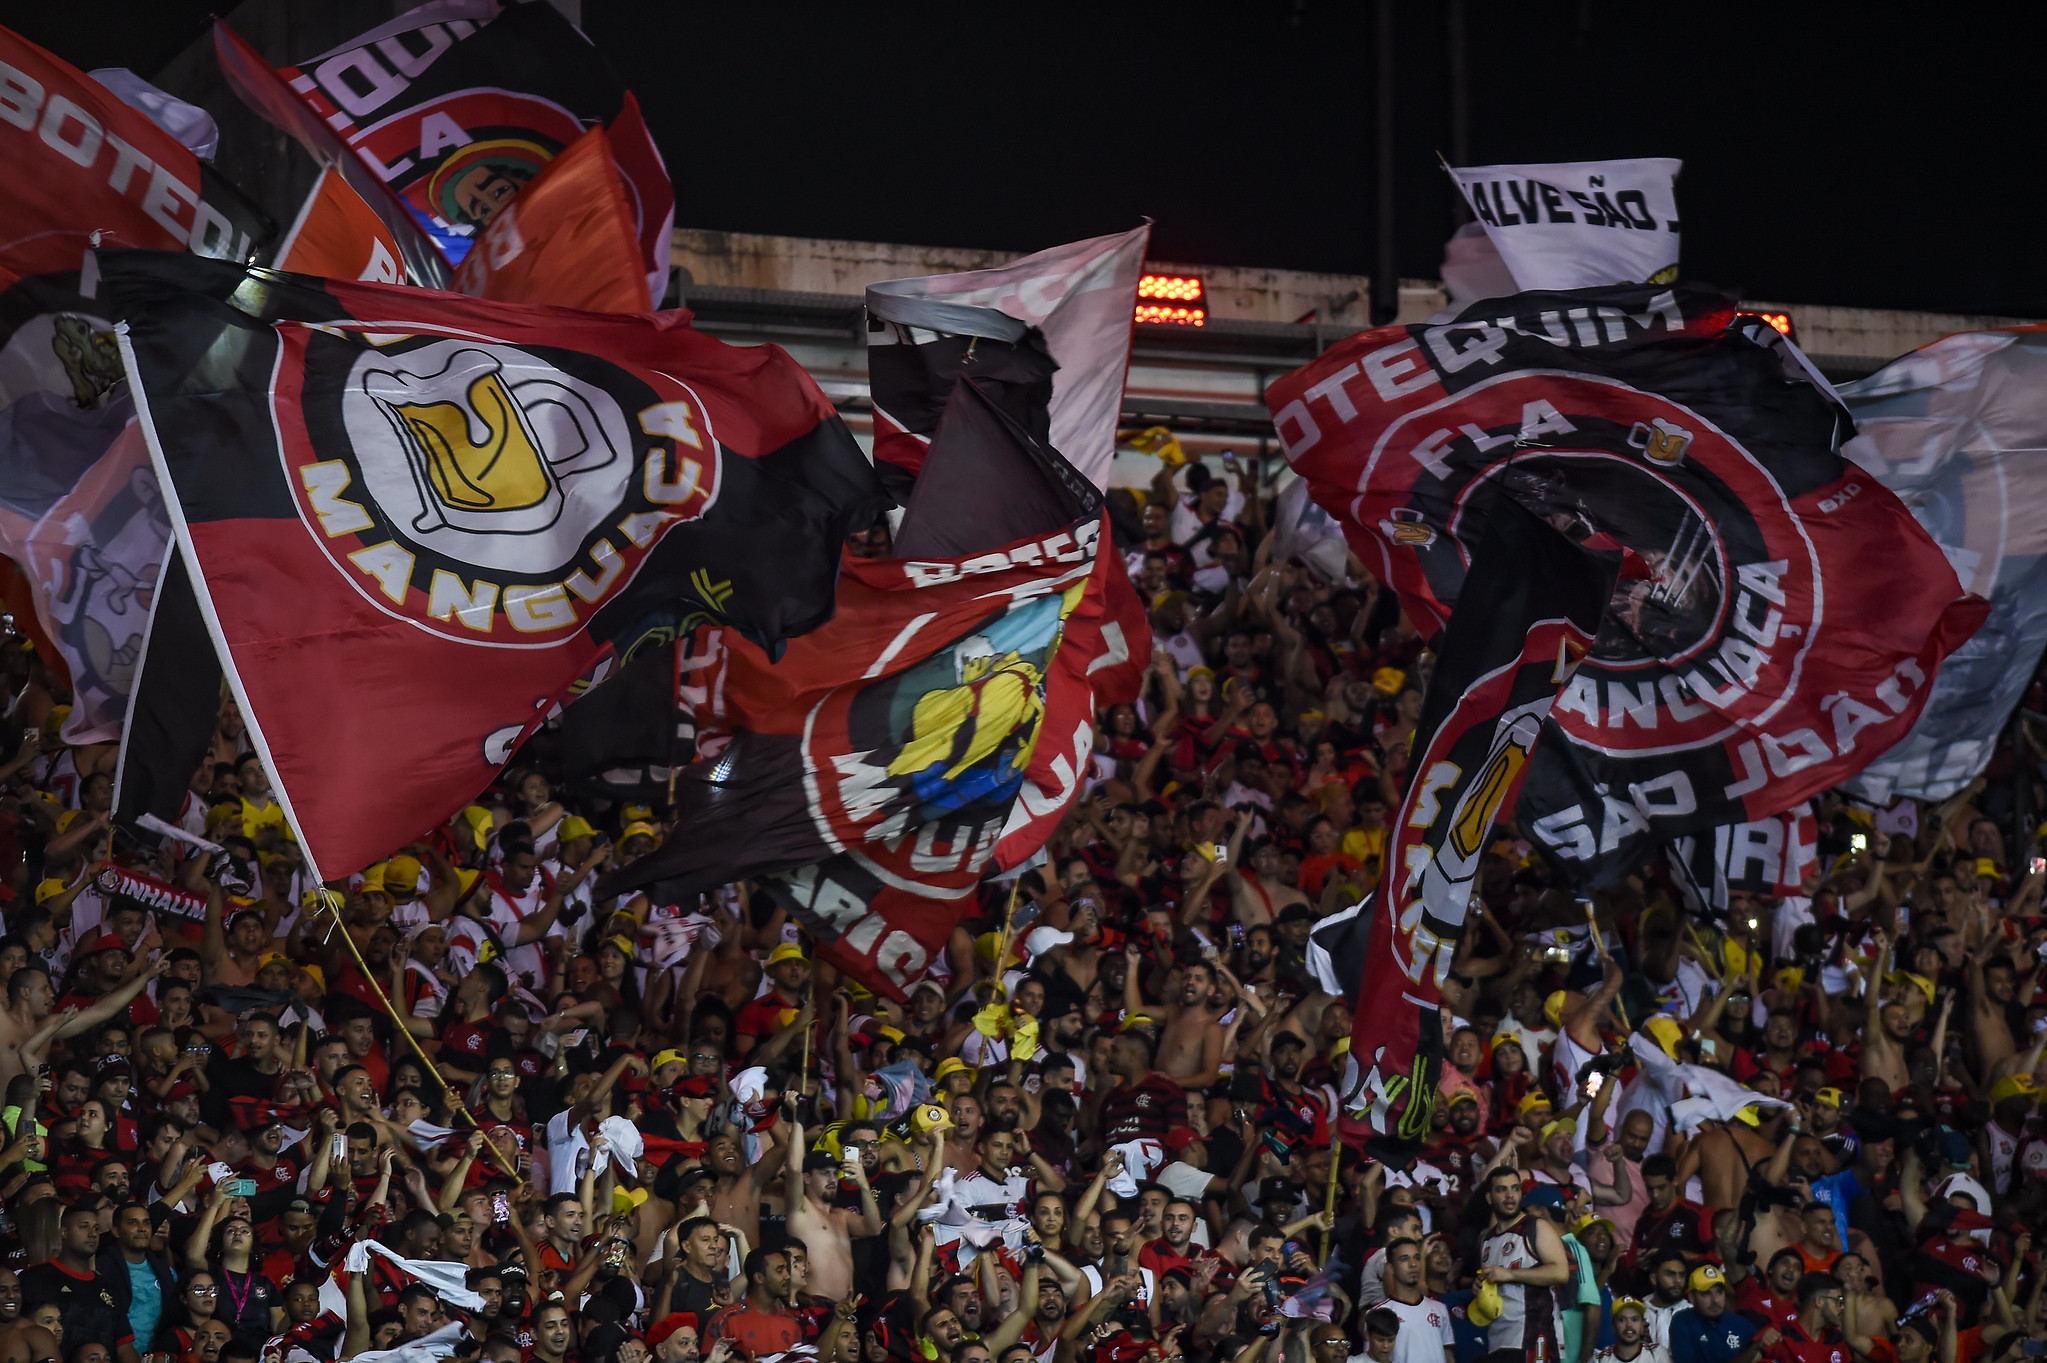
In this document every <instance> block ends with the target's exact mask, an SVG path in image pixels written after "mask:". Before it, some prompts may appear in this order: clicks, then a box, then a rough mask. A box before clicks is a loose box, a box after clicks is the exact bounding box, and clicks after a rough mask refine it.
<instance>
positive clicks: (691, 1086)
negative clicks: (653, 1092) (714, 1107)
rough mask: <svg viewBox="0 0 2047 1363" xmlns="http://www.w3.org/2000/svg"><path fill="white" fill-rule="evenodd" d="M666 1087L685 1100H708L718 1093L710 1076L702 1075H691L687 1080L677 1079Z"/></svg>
mask: <svg viewBox="0 0 2047 1363" xmlns="http://www.w3.org/2000/svg"><path fill="white" fill-rule="evenodd" d="M668 1087H669V1088H670V1089H671V1090H672V1091H674V1092H676V1093H679V1094H681V1095H682V1096H683V1097H685V1098H709V1097H710V1096H711V1095H712V1094H714V1093H716V1092H717V1091H718V1088H717V1085H715V1084H713V1083H712V1082H711V1079H710V1076H709V1075H704V1074H693V1075H691V1076H690V1077H689V1078H687V1079H679V1080H677V1081H676V1082H675V1083H673V1084H670V1085H669V1086H668Z"/></svg>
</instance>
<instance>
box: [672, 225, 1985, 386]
mask: <svg viewBox="0 0 2047 1363" xmlns="http://www.w3.org/2000/svg"><path fill="white" fill-rule="evenodd" d="M1012 258H1013V257H1012V255H1011V253H1009V252H1007V251H978V250H970V249H966V248H962V247H940V246H905V245H897V244H893V243H889V242H875V241H823V240H816V239H812V238H805V237H773V236H763V235H760V234H757V233H750V232H714V231H707V230H705V229H702V228H690V227H678V228H677V229H675V263H676V264H677V265H679V266H681V267H682V268H683V269H685V270H687V271H688V274H687V275H686V276H685V277H684V282H685V283H696V284H715V285H731V286H737V287H742V288H755V289H774V290H779V291H786V292H792V293H822V294H839V295H842V296H846V297H854V298H857V297H859V296H860V294H861V293H862V292H863V291H864V290H865V288H866V286H867V285H869V284H871V283H875V282H877V281H880V280H884V279H904V278H909V277H911V276H915V275H926V274H944V273H949V272H951V271H955V270H982V269H987V268H988V267H990V266H993V265H1000V264H1002V263H1003V262H1004V261H1007V260H1010V259H1012ZM1153 263H1154V265H1155V266H1156V268H1158V269H1159V270H1161V271H1163V272H1175V273H1186V274H1198V275H1200V276H1201V278H1202V280H1203V282H1204V284H1205V285H1206V287H1207V291H1208V297H1209V315H1210V316H1211V317H1214V318H1217V319H1228V320H1233V321H1244V322H1281V323H1285V322H1299V321H1306V320H1309V319H1308V314H1309V313H1311V312H1313V313H1317V314H1319V316H1318V317H1317V318H1316V319H1315V320H1319V321H1320V322H1321V323H1323V324H1324V325H1325V326H1337V327H1359V328H1362V327H1364V326H1366V325H1367V324H1368V319H1367V300H1368V299H1369V297H1370V295H1371V287H1372V285H1371V280H1370V278H1369V277H1367V276H1365V275H1340V274H1318V273H1315V272H1313V271H1309V270H1278V269H1261V268H1258V267H1255V266H1243V265H1175V264H1172V263H1170V262H1166V261H1157V262H1153ZM1444 303H1445V299H1444V294H1443V291H1442V287H1441V286H1440V285H1439V284H1437V283H1435V282H1434V281H1433V280H1413V279H1403V280H1401V281H1400V317H1399V320H1400V321H1402V322H1419V321H1422V320H1425V319H1426V318H1427V317H1429V316H1430V314H1432V313H1434V312H1437V311H1438V310H1440V309H1441V308H1442V307H1443V306H1444ZM1745 306H1747V307H1750V308H1753V309H1755V310H1757V311H1767V312H1787V313H1789V314H1791V317H1792V319H1793V321H1794V322H1795V323H1796V325H1797V328H1798V341H1799V345H1800V346H1801V347H1803V348H1804V350H1805V351H1806V353H1808V354H1810V355H1812V356H1814V357H1816V358H1820V359H1822V361H1823V362H1828V361H1832V362H1842V361H1847V362H1849V366H1848V367H1849V368H1851V369H1852V368H1863V367H1866V368H1868V369H1875V368H1876V367H1877V366H1879V365H1881V364H1883V363H1884V362H1886V361H1888V360H1890V359H1892V358H1893V357H1895V356H1898V355H1902V354H1904V353H1905V352H1906V351H1908V350H1914V349H1917V348H1918V347H1919V346H1922V345H1925V344H1927V343H1928V342H1931V341H1935V340H1938V339H1939V338H1941V337H1942V336H1946V335H1948V334H1950V333H1952V332H1957V331H1978V330H1982V329H1984V328H1988V327H2000V326H2013V325H2021V324H2022V319H2018V318H2009V317H1987V316H1965V315H1963V314H1959V313H1934V312H1899V311H1892V310H1883V309H1874V308H1840V307H1829V306H1826V305H1823V304H1807V303H1777V302H1749V303H1746V304H1745Z"/></svg>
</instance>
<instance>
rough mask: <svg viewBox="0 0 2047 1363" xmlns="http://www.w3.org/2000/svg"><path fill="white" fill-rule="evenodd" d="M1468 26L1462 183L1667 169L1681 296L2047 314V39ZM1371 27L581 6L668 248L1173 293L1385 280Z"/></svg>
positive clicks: (1421, 66)
mask: <svg viewBox="0 0 2047 1363" xmlns="http://www.w3.org/2000/svg"><path fill="white" fill-rule="evenodd" d="M309 2H310V0H309ZM215 7H219V8H223V9H225V8H228V6H226V5H224V4H222V5H217V6H216V5H210V4H207V3H203V2H202V3H192V2H191V0H151V2H150V3H149V4H147V5H142V4H129V5H122V6H119V7H118V9H119V10H120V11H123V12H122V13H120V14H119V15H118V16H116V15H115V14H114V13H112V12H110V11H109V9H108V8H107V7H104V6H94V5H59V4H43V5H39V6H37V7H36V9H35V12H34V13H33V14H24V13H20V12H10V13H7V14H5V16H4V21H5V22H6V23H8V24H9V25H11V26H13V27H15V28H16V29H17V30H18V31H20V32H22V33H24V34H25V35H26V36H28V37H30V38H31V39H33V40H35V41H37V42H40V43H42V44H44V45H45V46H47V47H50V48H52V49H53V50H55V51H56V52H57V53H58V54H59V55H60V56H63V57H65V58H67V59H68V60H70V61H73V62H75V63H77V64H78V65H80V66H84V67H93V66H108V65H127V66H131V67H133V68H135V69H136V70H137V71H139V72H142V73H143V74H145V75H147V74H150V73H152V72H154V71H155V70H156V69H157V68H158V67H159V66H161V65H162V64H163V63H164V62H165V61H167V60H168V59H169V58H170V57H171V56H173V55H174V54H175V53H177V52H178V51H179V50H180V49H181V48H182V47H184V46H185V45H186V44H187V43H189V42H191V41H193V40H195V39H197V38H199V37H201V36H203V34H204V32H205V25H206V16H207V13H208V12H209V10H210V9H212V8H215ZM8 8H9V10H10V11H20V10H22V9H24V8H25V7H24V6H10V7H8ZM1397 9H1398V16H1397V18H1398V22H1397V25H1396V32H1395V45H1396V48H1397V49H1398V53H1399V62H1398V68H1397V69H1398V74H1397V77H1396V91H1397V101H1398V102H1397V112H1396V115H1395V138H1396V162H1397V164H1396V189H1397V199H1398V211H1399V225H1398V229H1397V231H1396V233H1395V243H1396V248H1397V258H1398V261H1399V266H1400V272H1401V273H1402V274H1403V275H1405V276H1409V277H1424V278H1433V277H1435V276H1436V275H1437V274H1438V273H1439V261H1440V253H1441V246H1442V241H1443V238H1444V237H1445V236H1447V235H1448V233H1449V232H1450V230H1451V229H1452V228H1453V227H1454V226H1455V224H1456V221H1457V219H1456V217H1455V216H1454V213H1455V207H1456V203H1455V199H1454V191H1453V190H1452V189H1451V188H1450V186H1449V183H1448V181H1447V179H1446V177H1444V176H1443V175H1442V173H1441V172H1440V171H1439V170H1438V169H1437V168H1436V160H1435V156H1436V152H1437V150H1439V149H1440V150H1441V151H1443V152H1445V153H1446V154H1447V153H1449V152H1450V151H1451V150H1452V147H1451V130H1450V97H1449V85H1448V79H1447V71H1448V62H1447V50H1448V44H1447V36H1446V35H1447V31H1448V30H1447V24H1446V14H1447V12H1448V6H1447V5H1446V4H1445V3H1443V2H1442V0H1400V3H1398V5H1397ZM1466 13H1467V16H1468V18H1467V25H1468V29H1469V43H1468V56H1467V63H1468V68H1469V73H1470V84H1471V100H1470V112H1469V118H1470V151H1471V158H1472V161H1473V162H1474V163H1487V162H1511V161H1551V160H1572V159H1587V160H1589V159H1597V158H1602V157H1613V156H1651V155H1661V156H1677V157H1681V158H1683V160H1684V162H1685V172H1684V176H1683V178H1682V179H1681V180H1680V182H1679V185H1678V202H1679V205H1680V208H1681V209H1682V211H1683V216H1684V227H1685V233H1684V268H1685V273H1686V274H1687V275H1688V276H1690V277H1693V278H1696V279H1703V280H1709V281H1712V282H1715V283H1719V284H1723V285H1727V286H1730V287H1734V288H1737V289H1739V290H1740V291H1741V292H1742V293H1743V294H1744V295H1745V296H1748V297H1752V298H1767V299H1772V300H1779V301H1785V302H1791V303H1807V304H1812V303H1835V304H1848V305H1860V306H1869V307H1900V308H1924V309H1935V310H1941V311H1956V312H1986V313H1998V314H2007V315H2017V316H2047V251H2043V249H2042V245H2043V243H2042V230H2041V225H2042V217H2043V214H2042V207H2041V206H2042V201H2043V199H2047V194H2043V192H2042V189H2041V187H2040V185H2039V179H2040V176H2041V169H2040V168H2041V163H2042V157H2041V151H2042V135H2041V134H2042V127H2043V116H2042V114H2041V112H2040V104H2041V96H2040V95H2039V93H2038V90H2039V73H2038V62H2039V57H2038V53H2039V51H2040V39H2041V36H2042V35H2041V33H2040V32H2038V31H2037V25H2038V21H2037V20H2031V19H2026V20H2023V21H2022V20H2021V19H2020V18H2018V17H2016V16H2020V15H2023V14H2024V13H2026V11H2023V10H2021V9H2020V8H2019V7H1998V8H1995V9H1992V8H1989V7H1974V6H1967V5H1960V6H1947V7H1938V8H1933V9H1926V8H1919V7H1915V8H1912V9H1909V10H1908V9H1905V8H1904V7H1902V6H1901V7H1895V8H1893V7H1885V6H1867V5H1863V6H1849V5H1827V4H1804V5H1796V6H1793V5H1783V4H1777V5H1748V4H1721V5H1714V6H1673V5H1639V4H1621V3H1614V2H1613V0H1603V2H1600V3H1595V2H1594V0H1517V2H1510V0H1468V3H1467V6H1466ZM1374 15H1375V10H1374V6H1373V5H1372V4H1370V3H1366V2H1365V0H1351V2H1350V3H1342V4H1339V3H1332V2H1331V0H1240V3H1236V4H1228V5H1213V6H1204V5H1199V4H1192V3H1181V4H1173V5H1166V4H1114V3H1102V2H1101V0H1097V2H1096V3H1091V4H1072V5H1067V4H1058V3H1040V4H1037V5H1032V6H1020V5H1000V6H962V5H957V4H953V5H942V6H941V5H902V4H897V5H875V4H868V5H847V4H833V5H794V4H752V5H733V4H727V5H698V4H686V3H681V2H680V0H584V14H583V25H584V29H585V31H586V32H588V33H589V34H590V36H591V38H592V39H593V40H594V41H595V42H596V43H597V45H598V46H599V48H600V49H602V50H603V51H604V53H605V54H606V55H607V56H608V57H609V59H610V60H611V61H612V63H613V64H614V65H615V66H616V67H617V69H618V71H619V74H620V75H621V76H622V77H623V79H624V80H625V82H626V83H627V84H628V85H629V86H631V87H632V88H633V89H634V91H635V92H636V93H637V94H638V96H639V98H640V100H641V102H642V104H643V105H644V106H645V109H646V112H647V117H648V121H649V122H650V124H651V125H652V126H653V129H654V134H655V137H656V140H657V141H658V142H659V143H660V145H661V148H662V151H663V153H664V155H665V156H666V158H667V161H668V166H669V170H670V172H671V174H672V175H673V176H674V179H675V182H676V198H677V220H678V222H680V223H682V224H684V225H688V226H695V227H708V228H724V229H730V230H739V231H754V232H771V233H783V234H789V235H796V236H821V237H848V238H863V239H871V240H882V241H900V242H914V243H923V244H931V245H946V246H972V247H991V248H1003V249H1011V250H1016V251H1025V250H1034V249H1037V248H1040V247H1044V246H1048V245H1052V244H1054V243H1057V242H1059V241H1064V240H1068V239H1071V238H1075V237H1081V236H1089V235H1093V234H1096V233H1101V232H1108V231H1112V230H1117V229H1120V228H1123V227H1126V226H1128V225H1130V224H1132V223H1134V222H1135V221H1136V220H1137V219H1138V218H1140V217H1142V216H1144V215H1150V216H1151V217H1153V218H1155V219H1157V224H1158V225H1157V228H1156V231H1155V233H1154V236H1153V252H1154V254H1155V255H1156V256H1157V257H1159V258H1160V259H1167V260H1174V261H1181V262H1190V263H1195V264H1231V265H1266V266H1290V267H1294V268H1301V269H1314V270H1334V271H1343V272H1350V273H1368V272H1369V271H1370V270H1371V268H1372V265H1373V263H1374V260H1375V257H1376V243H1375V241H1374V238H1373V232H1374V224H1375V221H1376V207H1375V200H1374V187H1375V184H1376V180H1377V174H1376V169H1375V167H1374V165H1373V159H1372V158H1373V148H1374V146H1375V130H1374V126H1373V118H1374V111H1375V108H1376V103H1377V101H1376V98H1375V95H1374V88H1373V79H1374V72H1375V71H1376V69H1377V61H1376V56H1375V52H1374V35H1375V33H1376V25H1375V19H1374ZM2022 24H2032V25H2035V27H2031V28H2024V30H2023V31H2022ZM303 55H311V54H303Z"/></svg>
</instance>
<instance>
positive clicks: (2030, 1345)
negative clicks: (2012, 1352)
mask: <svg viewBox="0 0 2047 1363" xmlns="http://www.w3.org/2000/svg"><path fill="white" fill-rule="evenodd" d="M2019 1356H2020V1357H2022V1358H2047V1339H2025V1340H2020V1341H2019Z"/></svg>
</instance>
